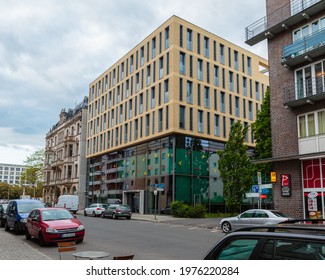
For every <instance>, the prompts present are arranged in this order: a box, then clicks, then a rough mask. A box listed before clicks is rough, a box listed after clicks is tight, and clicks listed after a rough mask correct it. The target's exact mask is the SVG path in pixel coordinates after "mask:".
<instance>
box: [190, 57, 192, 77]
mask: <svg viewBox="0 0 325 280" xmlns="http://www.w3.org/2000/svg"><path fill="white" fill-rule="evenodd" d="M190 77H191V78H193V56H192V55H190Z"/></svg>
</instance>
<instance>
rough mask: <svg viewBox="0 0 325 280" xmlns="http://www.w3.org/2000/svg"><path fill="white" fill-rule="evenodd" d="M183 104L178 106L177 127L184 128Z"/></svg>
mask: <svg viewBox="0 0 325 280" xmlns="http://www.w3.org/2000/svg"><path fill="white" fill-rule="evenodd" d="M185 120H186V115H185V106H182V105H180V106H179V128H182V129H185Z"/></svg>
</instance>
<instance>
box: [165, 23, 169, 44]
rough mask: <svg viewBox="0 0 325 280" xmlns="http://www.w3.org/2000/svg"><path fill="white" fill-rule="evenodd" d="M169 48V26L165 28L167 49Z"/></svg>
mask: <svg viewBox="0 0 325 280" xmlns="http://www.w3.org/2000/svg"><path fill="white" fill-rule="evenodd" d="M168 48H169V27H166V28H165V49H168Z"/></svg>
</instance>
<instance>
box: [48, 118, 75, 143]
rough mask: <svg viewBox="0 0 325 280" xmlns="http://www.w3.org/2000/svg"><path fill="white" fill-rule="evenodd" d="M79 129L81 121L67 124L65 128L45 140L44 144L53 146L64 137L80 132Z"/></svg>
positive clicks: (62, 140) (61, 141)
mask: <svg viewBox="0 0 325 280" xmlns="http://www.w3.org/2000/svg"><path fill="white" fill-rule="evenodd" d="M80 129H81V122H77V123H75V124H73V125H71V126H69V127H68V128H67V129H65V130H62V131H58V132H57V134H56V135H55V136H54V137H52V138H51V139H48V140H47V143H46V146H47V147H55V146H56V145H58V144H61V143H63V142H64V140H65V139H66V137H68V136H77V135H79V134H80V133H81V130H80ZM52 133H53V132H52Z"/></svg>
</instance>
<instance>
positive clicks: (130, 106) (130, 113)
mask: <svg viewBox="0 0 325 280" xmlns="http://www.w3.org/2000/svg"><path fill="white" fill-rule="evenodd" d="M131 118H132V99H131V100H129V119H131Z"/></svg>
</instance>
